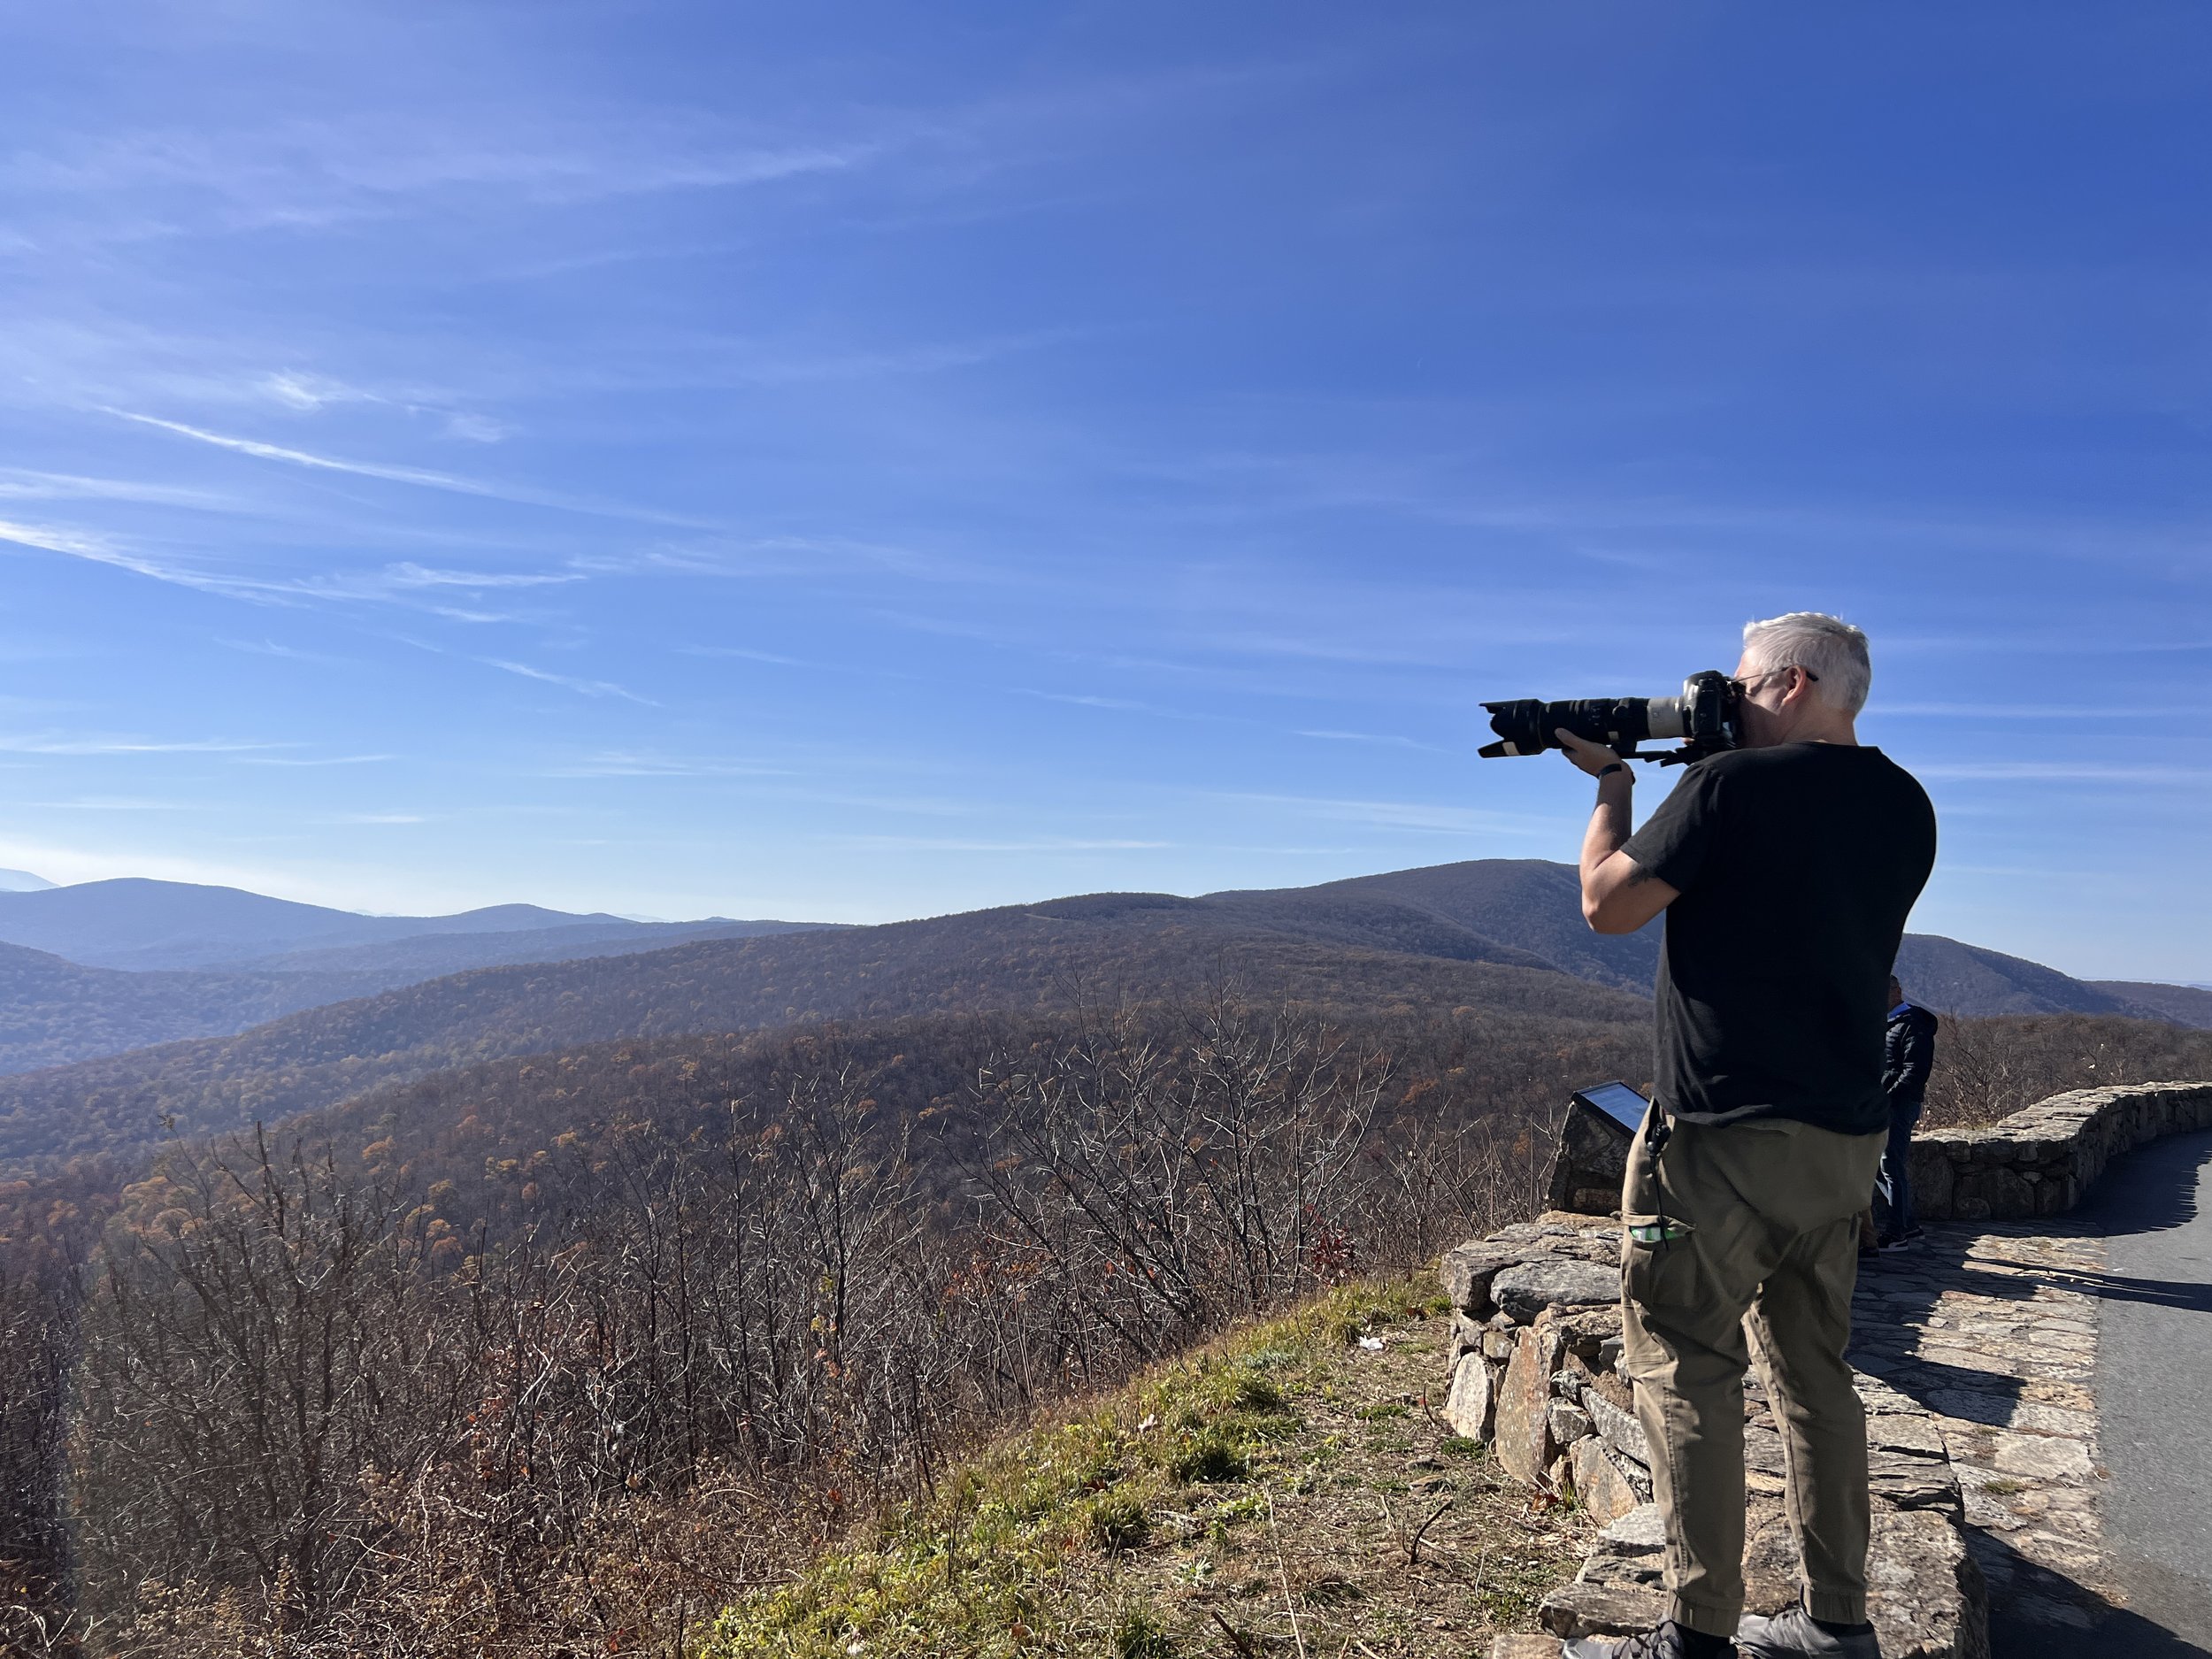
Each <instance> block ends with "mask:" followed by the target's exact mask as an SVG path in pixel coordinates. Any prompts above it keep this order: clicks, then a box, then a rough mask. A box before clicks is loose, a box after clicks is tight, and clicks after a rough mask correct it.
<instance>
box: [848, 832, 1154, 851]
mask: <svg viewBox="0 0 2212 1659" xmlns="http://www.w3.org/2000/svg"><path fill="white" fill-rule="evenodd" d="M838 841H839V842H840V844H841V845H843V846H847V847H854V848H865V849H868V850H870V851H872V852H935V853H1103V852H1149V851H1156V850H1157V849H1162V848H1166V847H1171V846H1173V845H1174V843H1173V842H1172V841H1082V840H1074V839H1069V840H1058V839H1055V840H1048V841H960V840H948V839H945V838H942V837H939V836H930V835H842V836H840V837H839V838H838Z"/></svg>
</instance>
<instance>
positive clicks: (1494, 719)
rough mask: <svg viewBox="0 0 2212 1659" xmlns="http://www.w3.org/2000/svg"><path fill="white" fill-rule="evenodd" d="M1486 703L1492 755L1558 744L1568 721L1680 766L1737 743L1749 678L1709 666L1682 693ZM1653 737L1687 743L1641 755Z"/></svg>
mask: <svg viewBox="0 0 2212 1659" xmlns="http://www.w3.org/2000/svg"><path fill="white" fill-rule="evenodd" d="M1482 706H1483V708H1484V709H1485V710H1487V711H1488V713H1489V715H1490V729H1491V730H1492V731H1494V732H1495V733H1497V734H1498V741H1496V742H1494V743H1485V744H1484V745H1483V746H1482V747H1481V748H1480V749H1477V750H1476V751H1475V752H1476V753H1477V754H1479V755H1480V756H1482V757H1485V758H1486V759H1491V760H1494V759H1496V758H1497V757H1500V756H1502V755H1537V754H1541V753H1542V752H1543V751H1544V750H1545V749H1557V748H1558V747H1559V741H1558V740H1557V739H1556V738H1555V737H1554V736H1553V735H1552V733H1553V732H1554V731H1555V730H1557V729H1559V728H1561V727H1564V728H1565V729H1566V730H1567V731H1570V732H1571V733H1574V734H1575V735H1576V736H1577V737H1584V738H1587V739H1589V740H1590V741H1592V742H1593V743H1603V744H1605V745H1606V746H1607V747H1608V748H1609V749H1616V750H1617V751H1619V753H1620V754H1621V756H1622V757H1624V758H1625V759H1631V760H1655V761H1657V762H1658V763H1659V764H1661V765H1663V766H1679V765H1682V764H1686V763H1687V762H1690V761H1694V760H1702V759H1704V758H1705V757H1707V756H1708V755H1718V754H1721V753H1723V752H1724V751H1725V750H1728V749H1733V748H1735V747H1736V743H1737V740H1738V738H1739V737H1740V731H1739V729H1738V726H1737V717H1738V715H1739V713H1740V710H1741V709H1742V707H1743V682H1742V681H1741V680H1731V679H1729V677H1728V676H1727V675H1725V674H1724V673H1722V672H1720V671H1719V670H1718V669H1717V668H1709V669H1707V670H1705V671H1704V672H1702V673H1697V674H1692V675H1691V676H1690V677H1689V678H1688V679H1687V680H1684V681H1683V682H1682V695H1680V696H1678V697H1578V698H1576V699H1573V700H1572V701H1570V702H1566V703H1545V702H1543V701H1541V700H1540V699H1538V698H1535V697H1522V698H1518V699H1517V700H1515V701H1513V702H1509V703H1484V704H1483V705H1482ZM1650 738H1680V739H1681V740H1682V746H1681V748H1679V749H1667V750H1665V751H1664V752H1658V753H1653V754H1649V755H1640V754H1638V753H1637V752H1636V745H1637V744H1639V743H1640V742H1643V741H1646V740H1647V739H1650Z"/></svg>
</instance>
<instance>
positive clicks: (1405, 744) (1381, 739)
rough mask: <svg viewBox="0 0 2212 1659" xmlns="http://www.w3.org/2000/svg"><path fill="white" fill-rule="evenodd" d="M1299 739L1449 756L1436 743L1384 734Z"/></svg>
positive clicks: (1310, 734) (1324, 734)
mask: <svg viewBox="0 0 2212 1659" xmlns="http://www.w3.org/2000/svg"><path fill="white" fill-rule="evenodd" d="M1295 735H1297V736H1299V737H1317V738H1321V739H1324V740H1325V741H1329V742H1333V743H1379V744H1381V745H1383V746H1384V747H1386V748H1389V749H1425V750H1427V751H1428V752H1429V753H1430V754H1432V755H1442V754H1448V753H1449V752H1450V751H1449V750H1447V749H1440V748H1439V747H1438V746H1437V745H1436V744H1434V743H1417V742H1415V741H1413V739H1411V738H1409V737H1394V736H1392V735H1390V734H1389V733H1383V732H1299V733H1295Z"/></svg>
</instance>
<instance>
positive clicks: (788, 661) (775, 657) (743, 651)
mask: <svg viewBox="0 0 2212 1659" xmlns="http://www.w3.org/2000/svg"><path fill="white" fill-rule="evenodd" d="M676 649H677V650H678V651H679V652H680V654H681V655H683V656H685V657H737V658H740V659H741V660H742V661H745V662H748V663H772V664H775V665H776V666H777V667H779V668H813V667H817V666H818V664H814V663H810V662H807V661H805V660H803V658H800V657H784V656H780V655H779V654H778V653H776V652H774V651H756V650H753V649H749V647H746V646H742V645H679V646H678V647H677V648H676Z"/></svg>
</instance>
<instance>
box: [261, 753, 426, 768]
mask: <svg viewBox="0 0 2212 1659" xmlns="http://www.w3.org/2000/svg"><path fill="white" fill-rule="evenodd" d="M235 758H236V760H237V763H238V764H240V765H242V766H367V765H373V764H375V763H377V762H379V761H386V760H397V759H398V758H399V757H398V756H396V755H240V756H238V757H235Z"/></svg>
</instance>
